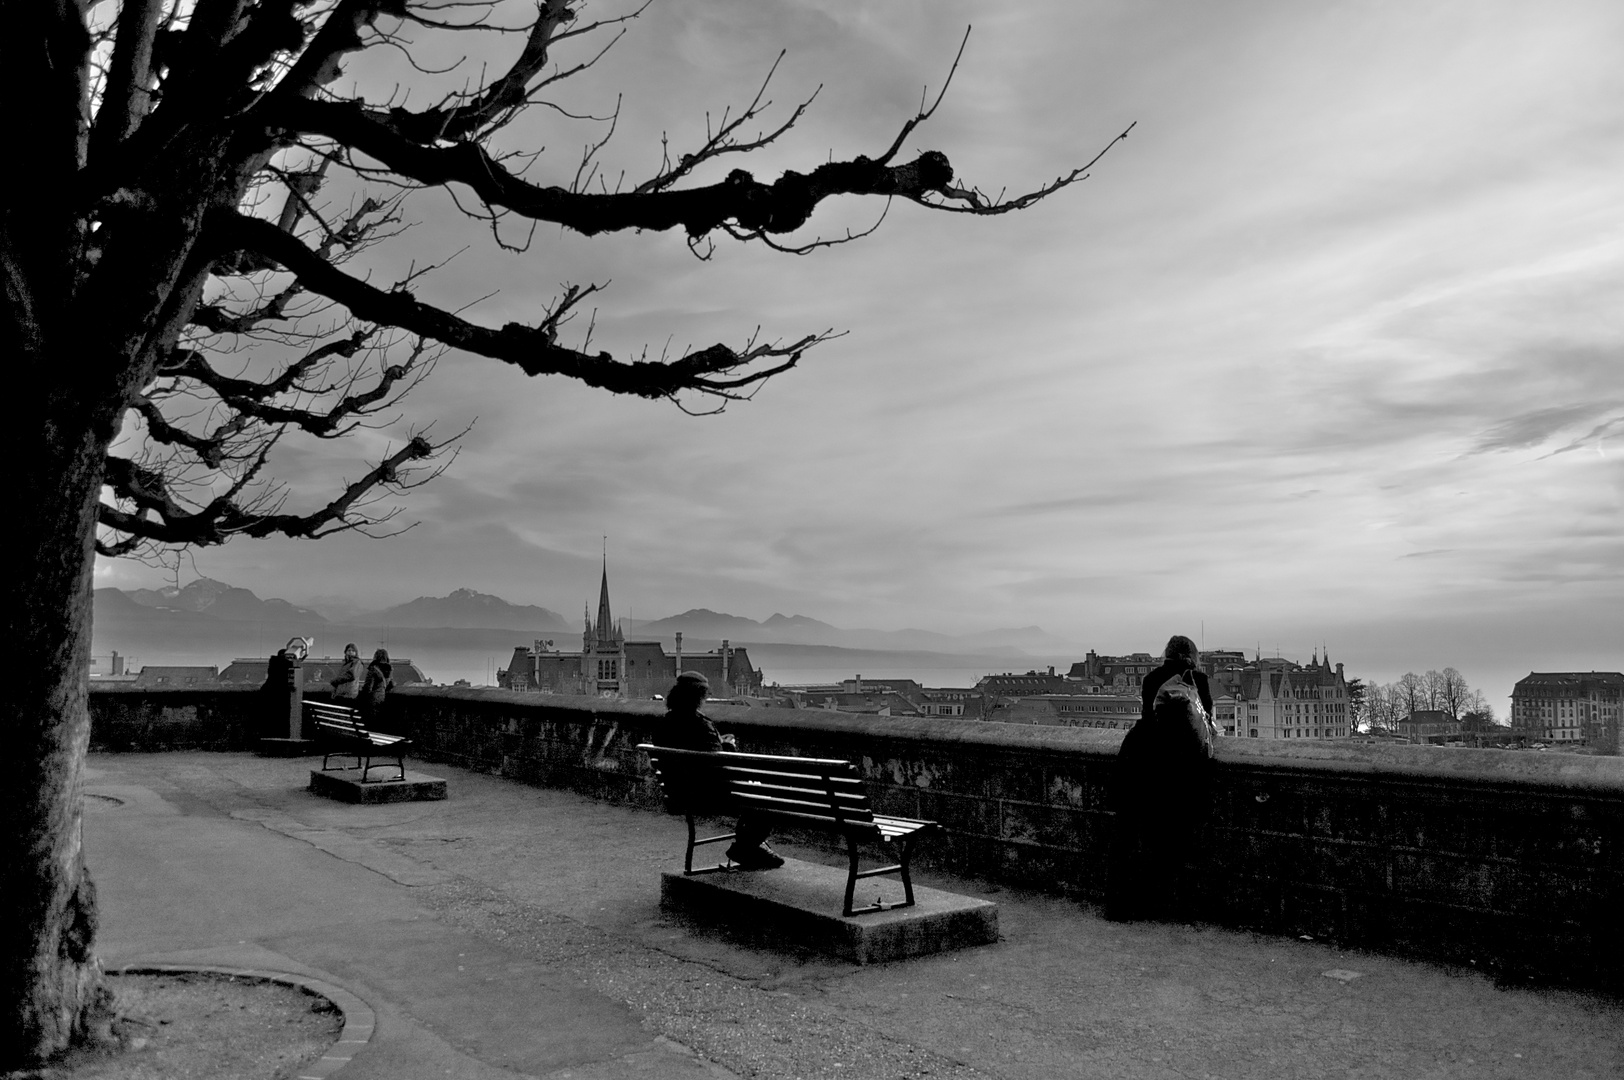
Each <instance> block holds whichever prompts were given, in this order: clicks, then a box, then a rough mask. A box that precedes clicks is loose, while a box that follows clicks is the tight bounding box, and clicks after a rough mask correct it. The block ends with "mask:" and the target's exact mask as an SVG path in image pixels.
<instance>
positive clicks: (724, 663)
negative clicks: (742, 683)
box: [722, 638, 728, 686]
mask: <svg viewBox="0 0 1624 1080" xmlns="http://www.w3.org/2000/svg"><path fill="white" fill-rule="evenodd" d="M722 685H723V686H726V685H728V682H727V638H723V639H722Z"/></svg>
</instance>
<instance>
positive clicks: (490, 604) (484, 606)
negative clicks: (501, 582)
mask: <svg viewBox="0 0 1624 1080" xmlns="http://www.w3.org/2000/svg"><path fill="white" fill-rule="evenodd" d="M344 621H345V622H347V623H349V624H350V625H351V626H415V627H424V628H427V627H446V628H448V629H455V630H521V631H526V632H528V631H532V630H536V631H540V630H548V631H564V632H568V631H569V630H570V629H572V628H571V626H570V624H569V623H568V622H567V621H566V620H565V618H564V616H562V615H560V614H559V613H558V612H556V611H549V610H548V609H547V608H544V607H537V606H535V605H534V604H510V603H508V602H507V601H506V600H503V599H502V598H501V597H500V596H492V595H491V594H490V593H482V592H475V591H474V590H473V589H455V590H453V591H452V592H451V594H450V595H448V596H419V597H418V598H417V599H416V600H412V601H409V602H407V603H404V604H396V605H395V606H394V607H391V608H384V609H383V610H382V611H373V612H369V613H367V614H365V615H354V616H351V617H350V618H348V619H345V620H344Z"/></svg>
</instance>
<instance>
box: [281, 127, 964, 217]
mask: <svg viewBox="0 0 1624 1080" xmlns="http://www.w3.org/2000/svg"><path fill="white" fill-rule="evenodd" d="M275 119H276V121H277V122H278V123H280V124H282V125H284V126H285V127H286V129H287V131H288V134H289V135H290V136H294V135H301V134H302V135H316V136H320V137H323V138H327V139H331V140H333V141H334V142H336V143H338V144H339V145H341V146H343V147H347V148H349V149H351V150H355V151H359V152H360V153H362V154H365V155H366V156H367V157H370V158H373V159H374V160H376V161H379V162H381V163H382V164H383V165H384V166H386V167H387V168H388V169H390V170H391V171H393V172H395V173H397V174H399V175H401V176H404V177H407V178H408V179H411V180H414V181H416V182H418V183H421V184H429V185H437V184H449V183H460V184H464V185H466V186H467V187H469V188H471V189H472V190H473V191H474V193H475V194H476V195H478V196H479V197H480V198H481V199H483V200H484V201H485V202H486V203H487V204H489V205H491V206H500V207H504V208H506V209H509V210H512V211H513V212H514V213H517V214H520V215H522V216H524V217H529V218H534V219H536V220H538V221H550V222H554V223H556V224H559V225H563V226H564V227H566V228H569V229H573V230H574V231H576V232H579V233H582V234H583V235H586V236H593V235H596V234H598V233H602V232H614V231H619V230H624V229H653V230H657V231H658V230H665V229H671V228H678V227H680V228H682V229H684V230H686V231H687V233H688V235H690V236H703V235H704V234H706V233H708V232H711V231H712V230H715V229H718V228H720V227H721V226H722V224H723V223H724V222H729V221H731V222H733V223H735V224H737V225H738V226H739V227H740V228H741V229H744V230H746V231H757V230H759V231H761V232H766V233H787V232H793V231H794V230H795V229H798V228H800V227H801V226H802V225H804V224H806V221H807V219H808V218H809V217H811V215H812V211H813V209H815V208H816V206H817V204H818V203H819V202H821V201H823V200H824V199H826V198H829V197H831V196H835V195H893V196H900V197H902V198H906V199H913V200H914V201H916V202H924V201H925V199H926V197H927V196H929V195H932V194H935V195H938V196H940V197H942V198H953V197H956V196H954V195H952V194H951V193H950V188H949V184H950V182H951V181H952V179H953V167H952V166H951V165H950V164H949V163H948V160H947V157H946V155H944V154H941V153H939V152H937V151H935V150H927V151H925V152H924V153H922V154H920V155H919V157H918V158H916V159H915V160H914V161H912V162H909V163H908V164H906V165H895V166H893V165H882V164H880V163H878V162H875V161H871V160H869V159H868V158H865V157H858V158H856V159H855V160H852V161H834V162H829V163H827V164H824V165H820V166H818V167H817V168H815V169H813V170H812V171H811V172H810V173H798V172H793V171H790V172H786V173H784V175H782V176H781V177H779V178H778V179H777V180H775V181H773V182H772V183H771V184H763V183H761V182H759V181H757V180H756V179H755V178H754V177H752V176H751V175H750V174H749V173H747V172H745V171H743V170H742V169H735V170H734V171H733V172H732V173H730V174H729V175H728V177H727V179H725V180H723V181H722V182H721V183H718V184H712V185H709V186H707V187H701V188H689V189H686V190H682V191H646V192H624V193H619V194H597V195H594V194H590V193H588V192H576V191H570V190H568V189H566V188H562V187H556V186H555V187H539V186H537V185H535V184H531V183H528V182H526V181H524V180H521V179H519V178H518V177H517V176H515V175H513V174H512V173H510V172H509V171H508V170H507V169H505V168H504V167H503V166H502V165H501V164H500V163H499V162H497V161H496V160H495V159H494V158H492V157H491V156H490V155H489V154H488V153H486V152H485V149H484V147H482V146H480V145H478V144H477V143H460V144H457V145H454V146H446V147H440V146H422V145H419V144H417V143H415V142H412V141H411V140H409V139H405V138H403V137H401V136H400V135H399V134H398V133H396V132H394V131H392V130H391V129H389V128H388V127H386V126H385V125H383V124H381V123H379V122H377V121H376V120H375V119H373V118H372V117H370V116H368V115H367V114H366V113H365V112H364V111H363V110H362V109H361V107H360V106H359V105H356V104H355V103H353V102H342V103H341V102H328V101H306V100H302V99H301V100H298V101H291V102H290V101H284V102H282V103H281V104H280V106H279V107H278V109H277V110H276V112H275Z"/></svg>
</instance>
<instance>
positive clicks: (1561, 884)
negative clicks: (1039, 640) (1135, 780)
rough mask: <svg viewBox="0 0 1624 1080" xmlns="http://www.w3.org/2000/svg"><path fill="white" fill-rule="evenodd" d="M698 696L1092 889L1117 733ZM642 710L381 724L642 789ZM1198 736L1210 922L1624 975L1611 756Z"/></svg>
mask: <svg viewBox="0 0 1624 1080" xmlns="http://www.w3.org/2000/svg"><path fill="white" fill-rule="evenodd" d="M187 693H188V692H186V691H176V692H170V694H165V695H163V696H164V697H166V698H167V697H169V696H170V695H171V694H172V695H173V696H175V697H177V698H178V697H180V696H182V695H185V694H187ZM153 696H154V697H157V696H158V695H157V694H154V695H153ZM103 700H104V699H103V698H102V695H99V694H92V712H93V715H94V717H95V720H96V728H97V729H98V731H97V734H96V735H94V736H93V739H94V745H97V746H105V747H106V748H108V749H114V748H119V747H117V746H115V745H113V743H112V742H111V741H109V740H105V739H103V738H102V737H101V735H100V733H99V729H100V728H101V727H102V725H103V716H104V714H107V713H108V710H107V708H106V707H105V706H104V704H103ZM201 704H202V703H201V702H198V703H197V705H198V707H199V708H201ZM127 711H128V710H126V712H127ZM708 711H709V712H710V714H711V715H712V716H713V717H714V718H715V719H716V720H717V722H718V724H719V725H720V726H721V727H722V728H723V729H724V730H729V731H732V732H734V733H736V734H737V735H738V737H739V742H740V746H741V749H744V750H746V751H754V752H759V753H773V754H798V755H805V756H818V757H838V758H845V759H847V760H851V761H853V762H856V763H857V765H858V767H859V768H860V770H861V771H862V773H863V775H864V776H865V777H866V779H867V782H868V785H869V790H870V794H871V795H872V797H873V800H874V802H875V805H876V808H877V809H879V810H881V811H882V812H884V813H892V814H898V815H902V816H908V817H924V818H930V819H933V820H936V821H940V822H941V823H942V824H943V826H944V832H943V834H942V835H939V836H937V837H935V838H933V839H932V840H930V841H929V842H928V843H927V844H926V845H925V846H924V849H923V851H922V853H921V858H920V861H921V863H922V864H923V865H924V866H926V867H929V868H934V869H938V870H941V871H944V872H948V873H952V874H955V875H961V876H966V877H972V878H980V879H983V880H986V881H989V882H994V883H999V884H1005V885H1011V886H1016V887H1021V888H1032V889H1041V890H1044V891H1048V892H1053V893H1058V894H1062V895H1068V896H1073V897H1076V898H1077V899H1079V900H1081V901H1085V902H1089V903H1097V902H1099V901H1100V900H1101V899H1102V897H1103V895H1104V888H1105V867H1106V863H1107V859H1106V855H1107V852H1108V850H1109V846H1110V837H1111V828H1112V815H1111V813H1110V811H1109V808H1108V800H1107V788H1108V784H1109V782H1110V778H1111V775H1112V771H1113V767H1114V758H1115V754H1116V750H1117V746H1118V744H1119V743H1120V741H1121V737H1122V736H1121V733H1120V732H1110V731H1099V730H1090V729H1081V728H1056V727H1044V726H1020V725H1013V724H996V723H983V722H977V721H960V720H950V719H945V718H912V717H870V716H848V715H842V714H835V713H828V712H823V711H820V710H788V709H784V710H778V709H747V708H742V707H729V706H718V707H715V708H713V709H711V710H708ZM149 713H150V710H149ZM120 715H122V714H120ZM201 715H202V714H201V712H200V713H199V714H198V716H199V717H201ZM660 716H661V711H660V706H659V705H658V703H655V702H616V701H610V700H605V699H592V698H571V697H563V696H551V695H538V694H524V693H513V692H508V691H501V690H470V689H458V688H441V687H435V688H424V687H411V688H407V689H403V690H401V691H398V692H396V693H395V694H394V695H393V696H392V698H391V703H390V725H389V726H391V727H392V728H393V729H394V730H397V731H402V732H409V733H410V734H411V735H412V737H413V739H414V740H415V741H416V744H417V755H418V756H419V757H421V758H423V759H425V760H430V761H444V762H448V763H452V764H456V765H459V766H462V767H465V768H469V769H474V770H478V771H482V772H488V773H494V774H497V775H501V776H505V777H508V778H510V779H513V780H516V781H520V782H523V783H529V784H535V785H540V786H546V787H557V788H564V789H568V790H572V791H576V792H580V793H582V794H586V795H590V796H592V797H594V798H601V799H606V800H610V801H614V802H619V803H629V804H634V805H639V806H643V807H647V808H651V809H653V808H658V807H659V806H660V797H659V790H658V785H657V783H656V782H655V780H654V779H653V777H652V776H651V775H650V773H649V770H648V764H647V762H646V760H645V759H644V758H643V756H642V755H641V754H640V753H638V752H637V750H636V749H635V747H636V746H637V744H638V743H639V742H645V741H657V731H658V725H659V722H660ZM124 727H125V729H129V728H130V725H129V723H128V721H124ZM126 741H127V739H126ZM171 741H173V740H171ZM1219 747H1220V748H1219V754H1218V757H1219V760H1218V769H1217V783H1216V785H1215V790H1216V794H1215V799H1214V808H1213V815H1212V819H1211V823H1210V826H1209V830H1208V833H1207V838H1206V845H1205V851H1206V856H1205V859H1204V862H1203V864H1202V866H1201V869H1200V883H1201V889H1202V894H1203V895H1204V896H1206V897H1208V898H1209V900H1208V902H1207V906H1206V914H1207V916H1208V917H1209V918H1210V919H1211V920H1212V921H1213V922H1215V923H1218V924H1221V925H1225V926H1232V927H1242V928H1251V929H1256V930H1259V931H1263V932H1266V933H1274V934H1293V935H1296V934H1312V935H1314V936H1315V937H1316V938H1320V939H1326V940H1331V941H1335V942H1338V943H1340V944H1343V945H1346V946H1348V947H1353V948H1368V949H1374V950H1379V951H1383V952H1395V953H1400V954H1403V955H1410V956H1420V957H1426V958H1430V959H1434V960H1440V961H1444V962H1448V963H1455V964H1460V965H1462V966H1475V967H1477V968H1478V969H1480V970H1486V971H1492V972H1495V973H1496V974H1499V975H1501V976H1503V977H1506V978H1516V979H1521V978H1526V977H1535V978H1539V979H1547V980H1556V981H1563V982H1573V983H1577V984H1580V985H1586V986H1591V987H1610V988H1612V989H1614V990H1620V991H1624V759H1619V758H1607V757H1587V756H1577V755H1567V754H1540V753H1531V752H1508V751H1499V750H1468V749H1459V748H1448V749H1446V748H1441V747H1421V746H1386V747H1369V746H1363V745H1355V744H1347V743H1339V742H1314V741H1309V740H1304V741H1302V742H1299V743H1292V744H1285V745H1282V744H1281V743H1276V742H1273V741H1270V742H1269V743H1266V744H1265V743H1262V742H1254V741H1251V740H1238V739H1226V740H1221V741H1220V744H1219ZM143 748H145V747H143ZM151 748H153V749H162V748H168V747H160V746H154V747H151ZM174 748H179V747H174ZM222 748H223V747H222ZM455 797H456V795H455V792H453V793H452V798H453V799H455ZM800 839H804V840H807V841H809V842H820V843H821V842H824V840H823V838H822V837H818V836H807V837H802V838H800ZM673 854H675V853H673Z"/></svg>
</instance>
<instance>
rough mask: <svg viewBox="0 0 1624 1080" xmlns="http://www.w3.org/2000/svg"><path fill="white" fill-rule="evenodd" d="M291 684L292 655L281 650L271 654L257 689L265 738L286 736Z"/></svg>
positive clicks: (287, 651)
mask: <svg viewBox="0 0 1624 1080" xmlns="http://www.w3.org/2000/svg"><path fill="white" fill-rule="evenodd" d="M292 684H293V654H292V653H291V652H290V651H289V650H287V649H282V650H280V651H278V652H275V653H272V654H271V659H270V662H269V663H267V664H266V665H265V682H264V684H263V685H262V686H261V687H260V688H259V696H260V702H261V706H260V728H261V734H262V735H264V736H265V737H267V738H272V739H282V738H286V737H287V734H288V700H289V694H290V693H291V689H290V688H291V686H292Z"/></svg>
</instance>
